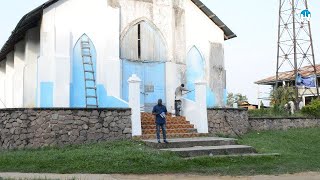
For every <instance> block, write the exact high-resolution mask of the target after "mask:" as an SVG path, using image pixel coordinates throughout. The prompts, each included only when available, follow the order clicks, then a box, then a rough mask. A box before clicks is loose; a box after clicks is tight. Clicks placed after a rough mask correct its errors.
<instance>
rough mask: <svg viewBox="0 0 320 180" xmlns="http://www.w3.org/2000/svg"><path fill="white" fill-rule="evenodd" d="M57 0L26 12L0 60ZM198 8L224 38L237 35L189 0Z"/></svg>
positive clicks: (196, 0)
mask: <svg viewBox="0 0 320 180" xmlns="http://www.w3.org/2000/svg"><path fill="white" fill-rule="evenodd" d="M58 1H59V0H49V1H47V2H46V3H44V4H42V5H41V6H39V7H37V8H36V9H34V10H32V11H31V12H29V13H28V14H26V15H25V16H23V17H22V19H21V20H20V21H19V23H18V24H17V26H16V28H15V29H14V30H13V32H12V34H11V35H10V37H9V39H8V40H7V42H6V43H5V44H4V46H3V47H2V49H1V51H0V61H1V60H3V59H5V58H6V56H7V54H8V53H9V52H11V51H12V50H14V46H15V44H16V43H18V42H19V41H21V40H22V39H23V38H24V36H25V34H26V32H27V31H28V30H29V29H31V28H34V27H36V26H38V25H39V22H40V20H41V18H42V14H43V10H44V9H45V8H47V7H49V6H51V5H52V4H54V3H56V2H58ZM191 1H192V2H193V3H194V4H195V5H197V6H198V8H199V9H201V10H202V12H203V13H205V14H206V15H207V16H208V17H209V18H210V19H211V20H212V21H213V22H214V23H215V24H216V25H217V26H218V27H219V28H220V29H221V30H222V31H223V32H224V34H225V37H224V38H225V40H228V39H232V38H235V37H237V36H236V35H235V34H234V33H233V32H232V31H231V30H230V29H229V28H228V27H227V26H226V25H225V24H224V23H223V22H222V21H221V20H220V19H219V18H218V17H217V16H216V15H215V14H214V13H213V12H212V11H211V10H210V9H209V8H208V7H207V6H205V5H204V4H203V3H202V2H201V1H200V0H191Z"/></svg>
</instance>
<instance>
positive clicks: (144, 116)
mask: <svg viewBox="0 0 320 180" xmlns="http://www.w3.org/2000/svg"><path fill="white" fill-rule="evenodd" d="M154 119H155V116H154V115H152V114H151V113H141V120H142V121H151V120H152V121H154ZM166 119H167V120H169V121H170V120H179V121H186V117H184V116H179V117H172V115H171V114H168V115H167V117H166Z"/></svg>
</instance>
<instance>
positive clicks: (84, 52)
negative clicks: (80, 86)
mask: <svg viewBox="0 0 320 180" xmlns="http://www.w3.org/2000/svg"><path fill="white" fill-rule="evenodd" d="M81 56H82V64H83V71H84V80H85V91H86V95H85V96H86V107H87V108H98V107H99V104H98V96H97V87H96V79H95V72H94V64H93V62H92V55H91V46H90V40H89V39H87V40H86V39H85V40H82V41H81ZM89 82H90V83H89ZM92 82H93V83H92ZM90 90H91V91H90ZM93 91H94V93H93V94H92V93H91V92H93ZM93 100H94V101H93ZM89 103H90V104H89Z"/></svg>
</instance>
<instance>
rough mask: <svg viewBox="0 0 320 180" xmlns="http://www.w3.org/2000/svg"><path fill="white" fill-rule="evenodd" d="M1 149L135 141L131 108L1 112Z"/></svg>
mask: <svg viewBox="0 0 320 180" xmlns="http://www.w3.org/2000/svg"><path fill="white" fill-rule="evenodd" d="M0 136H1V137H0V149H21V148H39V147H46V146H59V147H60V146H65V145H73V144H84V143H94V142H101V141H110V140H119V139H131V137H132V134H131V110H130V109H92V110H91V109H90V110H88V109H6V110H0Z"/></svg>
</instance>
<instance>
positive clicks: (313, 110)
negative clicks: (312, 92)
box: [301, 99, 320, 118]
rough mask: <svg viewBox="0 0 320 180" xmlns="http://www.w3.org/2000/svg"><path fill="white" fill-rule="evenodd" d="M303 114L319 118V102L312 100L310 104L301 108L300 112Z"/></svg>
mask: <svg viewBox="0 0 320 180" xmlns="http://www.w3.org/2000/svg"><path fill="white" fill-rule="evenodd" d="M301 112H302V113H303V114H305V115H307V116H313V117H317V118H319V117H320V100H319V99H317V100H313V101H312V102H311V104H309V105H307V106H305V107H303V108H302V111H301Z"/></svg>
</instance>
